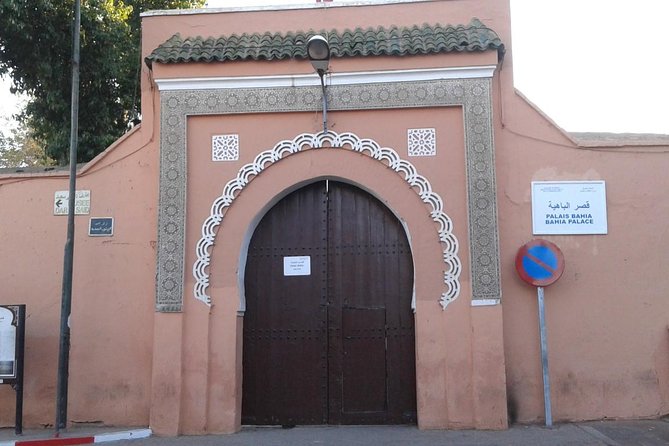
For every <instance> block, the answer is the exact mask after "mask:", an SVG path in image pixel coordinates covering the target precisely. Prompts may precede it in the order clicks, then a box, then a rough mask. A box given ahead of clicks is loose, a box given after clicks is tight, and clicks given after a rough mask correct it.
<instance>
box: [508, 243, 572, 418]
mask: <svg viewBox="0 0 669 446" xmlns="http://www.w3.org/2000/svg"><path fill="white" fill-rule="evenodd" d="M516 271H517V272H518V275H519V276H520V278H521V279H522V280H523V281H525V282H527V283H529V284H530V285H532V286H535V287H537V303H538V305H539V337H540V342H541V370H542V373H543V380H544V411H545V415H546V427H552V426H553V414H552V412H551V384H550V378H549V375H548V341H547V340H546V339H547V338H546V312H545V307H544V287H545V286H548V285H550V284H552V283H554V282H556V281H557V280H558V279H559V278H560V277H561V276H562V273H563V272H564V256H563V255H562V251H560V248H558V247H557V245H555V244H554V243H551V242H549V241H548V240H541V239H536V240H532V241H530V242H528V243H526V244H524V245H523V246H521V247H520V249H519V250H518V253H517V254H516Z"/></svg>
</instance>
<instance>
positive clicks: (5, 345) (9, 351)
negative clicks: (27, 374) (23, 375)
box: [0, 308, 16, 378]
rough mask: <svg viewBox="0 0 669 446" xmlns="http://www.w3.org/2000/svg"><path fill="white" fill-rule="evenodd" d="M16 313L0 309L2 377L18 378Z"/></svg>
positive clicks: (0, 366)
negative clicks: (14, 321)
mask: <svg viewBox="0 0 669 446" xmlns="http://www.w3.org/2000/svg"><path fill="white" fill-rule="evenodd" d="M13 320H14V313H12V311H11V310H9V309H8V308H0V377H3V378H13V377H16V327H15V326H14V325H12V321H13Z"/></svg>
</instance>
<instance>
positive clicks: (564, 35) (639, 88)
mask: <svg viewBox="0 0 669 446" xmlns="http://www.w3.org/2000/svg"><path fill="white" fill-rule="evenodd" d="M314 1H315V0H241V1H240V0H208V5H209V7H228V6H261V5H282V4H283V5H285V4H296V3H313V2H314ZM334 1H335V2H337V3H349V2H352V1H354V0H334ZM435 20H436V22H443V23H444V24H445V23H448V19H447V18H437V19H435ZM511 21H512V33H513V35H512V41H513V42H512V45H513V61H514V83H515V87H516V88H517V89H518V90H520V91H521V92H522V93H523V94H524V95H525V96H526V97H527V98H528V99H529V100H530V101H532V102H533V103H534V104H536V105H537V106H538V107H539V108H540V109H541V110H542V111H543V112H544V113H546V114H547V115H548V116H549V117H550V118H551V119H553V120H554V121H555V122H556V123H557V124H558V125H559V126H560V127H562V128H564V129H565V130H567V131H572V132H578V131H593V132H618V133H624V132H636V133H665V134H669V40H668V38H667V35H668V34H667V29H669V0H635V1H630V0H511ZM505 43H506V44H507V45H508V42H505ZM17 100H20V98H17V97H15V96H12V95H11V94H10V93H9V84H8V82H6V81H4V82H3V81H0V126H2V125H3V120H4V121H5V126H6V125H7V123H6V121H7V117H8V116H10V115H11V114H12V113H13V112H14V110H15V109H16V108H15V107H16V102H17ZM3 117H4V119H3ZM10 125H11V120H10ZM0 128H1V127H0Z"/></svg>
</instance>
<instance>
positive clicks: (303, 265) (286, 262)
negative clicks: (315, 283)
mask: <svg viewBox="0 0 669 446" xmlns="http://www.w3.org/2000/svg"><path fill="white" fill-rule="evenodd" d="M283 275H284V276H310V275H311V256H289V257H284V258H283Z"/></svg>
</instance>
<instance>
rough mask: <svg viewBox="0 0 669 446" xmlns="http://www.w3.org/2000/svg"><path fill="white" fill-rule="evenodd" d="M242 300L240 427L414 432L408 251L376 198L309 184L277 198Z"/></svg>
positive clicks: (257, 239) (250, 261) (330, 184)
mask: <svg viewBox="0 0 669 446" xmlns="http://www.w3.org/2000/svg"><path fill="white" fill-rule="evenodd" d="M245 290H246V313H245V315H244V354H243V373H244V377H243V385H242V387H243V400H242V423H243V424H281V425H296V424H400V423H414V422H416V390H415V389H416V378H415V341H414V318H413V312H412V310H411V298H412V292H413V263H412V257H411V249H410V246H409V243H408V241H407V238H406V234H405V232H404V229H403V227H402V225H401V223H400V222H399V221H398V220H397V218H396V217H395V216H394V215H393V214H392V212H390V210H389V209H388V208H387V207H385V206H384V205H383V204H382V203H381V202H379V201H378V200H377V199H376V198H374V197H372V196H371V195H370V194H368V193H366V192H365V191H363V190H361V189H359V188H357V187H355V186H352V185H349V184H345V183H341V182H335V181H319V182H316V183H313V184H310V185H308V186H306V187H303V188H301V189H299V190H297V191H295V192H293V193H292V194H290V195H288V196H287V197H285V198H284V199H282V200H281V201H280V202H279V203H277V204H276V205H275V206H274V207H273V208H272V209H271V210H270V211H269V212H268V213H267V214H266V215H265V216H264V217H263V219H262V220H261V222H260V223H259V225H258V227H257V228H256V230H255V232H254V234H253V237H252V239H251V243H250V246H249V250H248V257H247V264H246V270H245Z"/></svg>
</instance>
